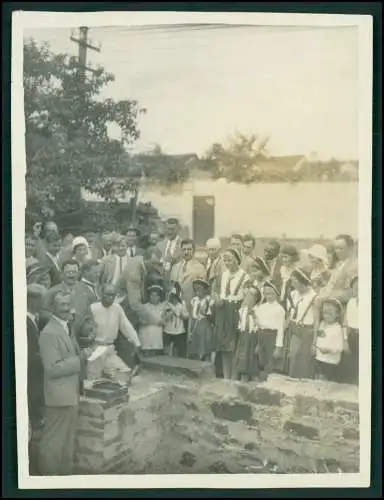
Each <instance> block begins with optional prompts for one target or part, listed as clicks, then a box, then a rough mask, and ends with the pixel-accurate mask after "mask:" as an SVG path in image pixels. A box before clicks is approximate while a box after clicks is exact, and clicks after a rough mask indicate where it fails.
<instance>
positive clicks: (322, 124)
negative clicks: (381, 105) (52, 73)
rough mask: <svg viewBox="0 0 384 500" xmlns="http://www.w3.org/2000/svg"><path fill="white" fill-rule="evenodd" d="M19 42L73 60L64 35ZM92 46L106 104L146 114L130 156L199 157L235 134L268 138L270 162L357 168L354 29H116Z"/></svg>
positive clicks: (36, 33)
mask: <svg viewBox="0 0 384 500" xmlns="http://www.w3.org/2000/svg"><path fill="white" fill-rule="evenodd" d="M74 31H75V35H76V28H74ZM24 36H25V37H33V38H34V39H35V40H37V41H38V42H40V41H47V42H48V43H49V44H50V46H51V48H52V49H53V50H54V51H55V52H65V53H69V54H72V55H76V54H77V53H78V46H77V44H75V43H74V42H72V41H71V40H70V36H71V30H70V29H67V28H55V29H48V28H47V29H38V30H36V29H34V30H33V29H28V30H25V32H24ZM89 39H90V40H91V41H92V42H93V43H94V44H96V45H98V44H99V43H101V44H102V47H101V52H100V53H98V52H94V51H88V62H89V63H90V64H91V65H94V66H97V65H102V66H103V67H104V68H105V69H106V70H107V71H109V72H112V73H114V75H115V77H116V80H115V82H113V83H111V84H110V85H109V86H108V87H107V88H106V89H105V91H104V92H103V93H104V95H105V96H108V97H112V98H114V99H117V100H119V99H136V100H137V101H138V102H139V104H140V106H142V107H144V108H146V109H147V113H146V114H145V115H143V116H142V117H140V120H139V128H140V132H141V138H140V140H139V141H138V142H137V143H136V144H135V151H136V152H139V151H144V150H148V149H149V148H151V147H152V146H153V145H154V144H155V143H158V144H160V145H161V146H162V148H163V150H164V151H165V152H167V153H170V154H181V153H193V152H195V153H197V154H199V155H202V154H204V153H205V152H206V150H207V149H208V148H209V146H210V145H211V144H212V143H213V142H225V141H226V139H227V137H228V136H230V135H232V134H233V133H235V132H236V131H238V132H241V133H245V134H261V135H265V136H269V137H270V142H269V150H270V153H271V154H272V155H276V156H277V155H290V154H305V155H316V156H318V157H319V158H321V159H328V158H330V157H335V158H338V159H345V160H346V159H357V158H358V150H357V147H358V33H357V28H354V27H328V28H314V27H301V28H299V27H268V26H251V27H248V26H241V27H236V26H235V27H233V26H232V27H208V26H207V27H199V28H197V27H190V26H189V27H186V26H179V27H172V26H168V27H167V26H165V27H161V28H159V29H141V28H138V27H135V28H132V27H128V26H127V27H124V26H119V27H98V28H92V29H90V31H89ZM111 133H112V135H115V136H116V134H117V132H116V131H113V130H112V131H111Z"/></svg>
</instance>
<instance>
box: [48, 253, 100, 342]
mask: <svg viewBox="0 0 384 500" xmlns="http://www.w3.org/2000/svg"><path fill="white" fill-rule="evenodd" d="M79 277H80V265H79V263H78V262H77V261H76V260H67V261H65V262H63V265H62V273H61V282H60V283H59V284H58V285H56V286H54V287H52V288H51V289H50V290H48V293H47V294H46V298H45V301H44V302H45V303H44V313H45V316H46V317H47V316H48V314H49V313H50V312H51V313H52V312H53V303H54V300H53V299H54V297H55V295H56V293H57V292H62V293H66V294H69V295H70V296H71V298H72V301H71V304H72V305H71V309H72V310H73V311H74V313H75V317H74V321H73V331H74V332H77V330H78V327H79V325H80V324H81V323H82V322H83V319H84V318H85V316H87V315H89V314H90V306H91V304H92V303H93V302H96V301H97V300H98V299H97V297H95V296H94V295H92V294H91V293H90V290H89V286H88V285H87V284H86V283H84V282H83V281H79Z"/></svg>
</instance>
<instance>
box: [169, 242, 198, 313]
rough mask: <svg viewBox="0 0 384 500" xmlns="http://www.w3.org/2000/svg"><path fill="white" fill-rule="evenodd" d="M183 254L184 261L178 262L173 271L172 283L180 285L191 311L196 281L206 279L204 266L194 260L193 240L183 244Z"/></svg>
mask: <svg viewBox="0 0 384 500" xmlns="http://www.w3.org/2000/svg"><path fill="white" fill-rule="evenodd" d="M181 250H182V252H183V257H182V260H180V261H179V262H177V263H176V264H175V265H174V266H173V267H172V270H171V281H176V282H177V283H179V285H180V287H181V290H182V293H183V299H184V301H185V303H186V306H187V309H188V310H190V306H191V300H192V298H193V296H194V289H193V282H194V281H195V280H196V279H201V278H203V279H205V274H206V270H205V268H204V266H203V265H202V264H201V263H200V262H199V261H198V260H197V259H195V258H194V254H195V244H194V242H193V241H192V240H183V241H182V242H181Z"/></svg>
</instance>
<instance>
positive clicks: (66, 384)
mask: <svg viewBox="0 0 384 500" xmlns="http://www.w3.org/2000/svg"><path fill="white" fill-rule="evenodd" d="M71 307H72V301H71V296H70V295H69V294H68V293H64V292H62V291H58V292H57V293H56V295H55V296H54V298H53V314H52V317H51V319H50V321H49V323H48V324H47V325H46V327H45V328H44V330H43V331H42V332H41V335H40V339H39V345H40V352H41V359H42V362H43V366H44V398H45V418H44V426H43V431H42V437H41V442H40V472H41V474H42V475H44V476H63V475H70V474H72V469H73V459H74V447H75V435H76V427H77V417H78V406H79V399H80V382H81V376H82V374H83V373H84V370H85V363H86V359H87V358H88V357H89V356H90V354H91V353H92V349H90V348H88V349H83V350H82V351H80V348H79V345H78V343H77V341H76V339H75V338H74V335H73V334H72V332H71V330H70V328H69V326H68V322H69V321H70V318H71Z"/></svg>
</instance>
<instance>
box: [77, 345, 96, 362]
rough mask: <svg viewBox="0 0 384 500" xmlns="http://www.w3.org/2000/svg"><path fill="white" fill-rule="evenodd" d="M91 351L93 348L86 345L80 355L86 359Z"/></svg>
mask: <svg viewBox="0 0 384 500" xmlns="http://www.w3.org/2000/svg"><path fill="white" fill-rule="evenodd" d="M92 353H93V348H92V347H86V348H85V349H82V350H81V352H80V357H81V358H82V359H83V360H85V359H88V358H89V357H90V356H91V354H92Z"/></svg>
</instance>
